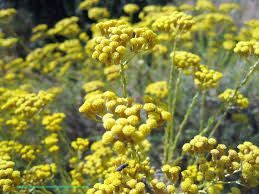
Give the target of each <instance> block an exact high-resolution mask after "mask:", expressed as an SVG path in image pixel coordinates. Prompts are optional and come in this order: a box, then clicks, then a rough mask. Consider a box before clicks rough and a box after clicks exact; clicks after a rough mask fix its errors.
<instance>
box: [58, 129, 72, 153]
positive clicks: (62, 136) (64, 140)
mask: <svg viewBox="0 0 259 194" xmlns="http://www.w3.org/2000/svg"><path fill="white" fill-rule="evenodd" d="M62 132H63V133H65V132H64V131H62ZM62 132H61V131H58V134H59V136H60V138H61V140H62V141H63V142H64V143H65V144H66V146H67V148H68V151H69V152H70V154H72V155H73V156H75V155H76V154H75V152H74V151H73V150H72V149H71V147H70V145H69V143H68V141H67V138H66V137H67V136H66V135H64V134H63V133H62Z"/></svg>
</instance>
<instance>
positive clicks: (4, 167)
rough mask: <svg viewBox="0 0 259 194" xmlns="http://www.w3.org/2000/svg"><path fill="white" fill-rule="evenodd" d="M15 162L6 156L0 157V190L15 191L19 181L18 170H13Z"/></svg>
mask: <svg viewBox="0 0 259 194" xmlns="http://www.w3.org/2000/svg"><path fill="white" fill-rule="evenodd" d="M14 165H15V162H13V161H10V158H8V157H1V159H0V191H3V192H11V191H15V190H16V189H17V188H16V187H17V186H18V185H20V183H21V175H20V171H18V170H14Z"/></svg>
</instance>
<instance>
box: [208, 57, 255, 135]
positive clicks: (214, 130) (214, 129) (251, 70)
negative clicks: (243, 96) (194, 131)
mask: <svg viewBox="0 0 259 194" xmlns="http://www.w3.org/2000/svg"><path fill="white" fill-rule="evenodd" d="M258 64H259V61H257V62H256V63H255V64H254V65H253V66H252V67H250V71H249V72H248V74H247V75H246V77H245V79H243V81H242V82H241V83H240V84H239V85H238V86H237V87H236V89H235V92H234V93H233V95H232V96H231V98H230V99H229V100H228V102H231V101H232V100H233V98H234V97H235V96H236V94H237V92H238V91H239V89H240V88H242V87H243V86H244V85H245V84H246V83H247V81H248V80H249V78H250V77H251V76H252V75H253V73H254V71H255V69H256V66H257V65H258ZM229 109H230V105H228V106H227V108H226V110H225V112H224V113H223V116H222V117H221V118H220V119H219V121H218V122H217V123H216V125H215V127H214V128H213V129H212V131H211V133H210V135H209V137H212V136H213V135H214V133H215V132H216V130H217V128H218V127H219V125H220V124H221V122H222V120H223V119H224V118H225V116H226V114H227V112H228V110H229Z"/></svg>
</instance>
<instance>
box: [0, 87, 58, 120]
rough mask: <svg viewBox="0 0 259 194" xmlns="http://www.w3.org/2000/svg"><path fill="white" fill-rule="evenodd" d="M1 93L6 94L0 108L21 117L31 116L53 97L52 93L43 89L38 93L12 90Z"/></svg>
mask: <svg viewBox="0 0 259 194" xmlns="http://www.w3.org/2000/svg"><path fill="white" fill-rule="evenodd" d="M3 95H6V101H5V103H3V105H2V106H1V109H2V110H8V111H12V112H14V114H16V115H18V116H20V117H21V118H30V117H32V116H33V115H34V114H36V113H37V112H38V111H39V110H41V109H43V108H44V107H45V106H46V105H48V104H49V103H50V102H52V101H53V100H54V97H55V95H54V94H52V93H49V92H45V91H43V90H41V91H39V93H38V94H36V93H27V92H24V91H20V90H14V91H6V92H5V94H3ZM8 97H9V98H8Z"/></svg>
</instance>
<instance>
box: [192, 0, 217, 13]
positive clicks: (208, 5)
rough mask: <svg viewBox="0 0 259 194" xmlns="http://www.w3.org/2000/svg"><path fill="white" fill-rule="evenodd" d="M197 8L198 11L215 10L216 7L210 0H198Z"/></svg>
mask: <svg viewBox="0 0 259 194" xmlns="http://www.w3.org/2000/svg"><path fill="white" fill-rule="evenodd" d="M195 9H196V10H198V11H213V10H214V9H215V7H214V5H213V3H212V2H211V1H209V0H198V1H197V2H196V6H195Z"/></svg>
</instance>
